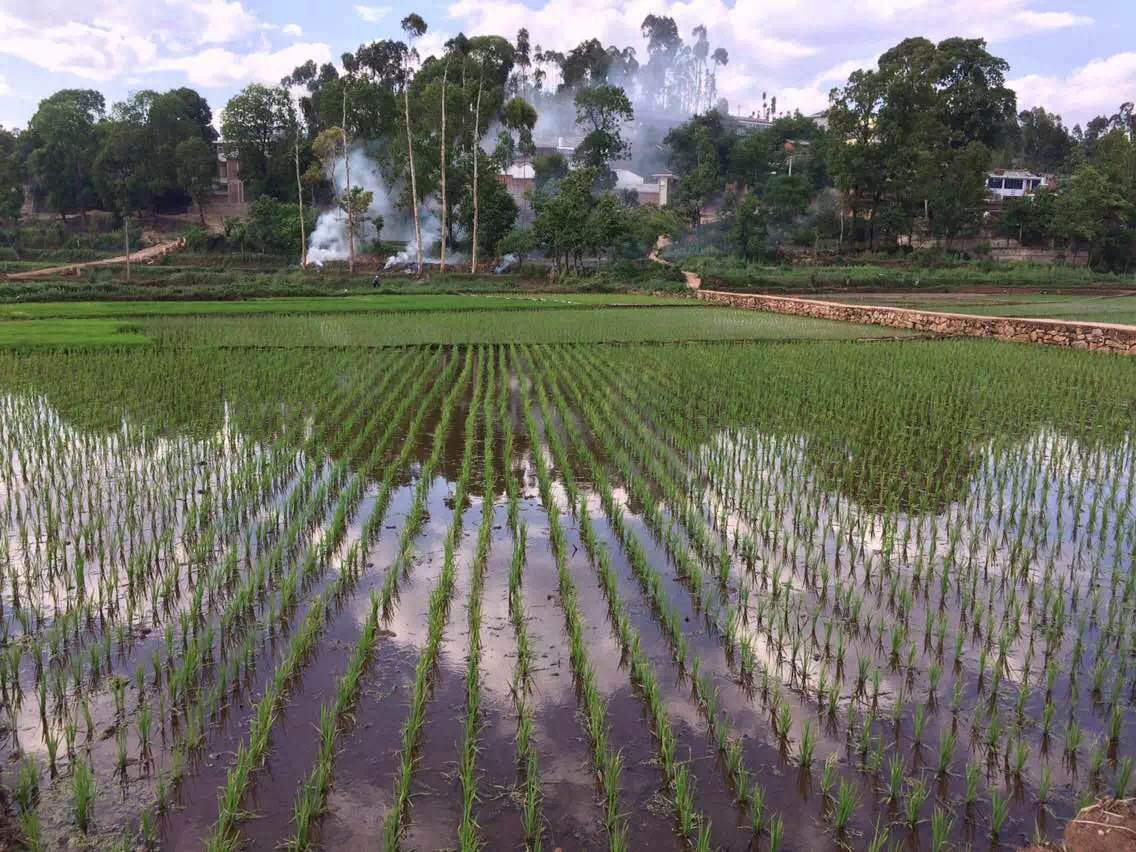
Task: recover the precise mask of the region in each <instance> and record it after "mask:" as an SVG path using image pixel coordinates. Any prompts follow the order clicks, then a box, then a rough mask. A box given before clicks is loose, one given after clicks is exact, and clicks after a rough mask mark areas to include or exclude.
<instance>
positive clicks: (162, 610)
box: [52, 456, 236, 680]
mask: <svg viewBox="0 0 1136 852" xmlns="http://www.w3.org/2000/svg"><path fill="white" fill-rule="evenodd" d="M225 458H226V456H222V462H223V464H222V465H221V466H213V467H212V468H211V470H213V471H214V473H213V474H212V477H211V480H210V483H211V485H212V487H207V488H206V489H197V490H201V491H207V492H208V493H210V494H212V493H215V491H216V490H217V489H219V488H220V486H221V484H222V483H228V482H232V481H233V480H234V479H235V478H236V477H235V476H229V477H225V478H224V479H220V477H219V475H218V474H217V473H216V471H219V470H220V469H221V467H223V466H224V464H225V462H224V460H225ZM197 464H198V463H193V464H192V467H193V469H194V470H195V471H196V470H197V469H198V468H197ZM201 464H204V462H201ZM166 481H167V482H169V481H170V480H168V479H167V480H166ZM172 490H173V491H174V492H175V493H176V492H177V491H178V490H179V489H177V488H176V487H175V488H173V489H172ZM187 502H189V503H190V507H189V510H188V512H187V513H186V515H187V520H186V524H185V528H184V529H185V531H186V536H185V537H186V539H188V537H189V535H188V534H189V533H190V532H191V531H192V530H191V526H192V525H193V523H194V521H192V520H190V519H189V516H191V515H192V516H194V517H195V518H199V517H200V514H198V515H194V512H195V510H197V509H198V504H196V503H193V502H192V499H191V500H190V501H187ZM100 517H101V516H100ZM151 523H152V524H154V525H155V526H156V527H160V525H161V524H162V520H161V518H160V517H159V518H158V519H155V520H152V521H151ZM171 529H172V527H170V528H167V529H166V530H165V532H163V534H162V536H161V539H160V541H161V542H164V544H163V546H162V551H165V550H168V548H169V547H170V545H171V542H172V539H171V535H170V531H171ZM184 546H186V547H187V548H188V543H187V544H185V545H184ZM119 548H120V553H121V552H122V545H121V543H120V545H119ZM127 552H129V551H127ZM140 553H141V554H143V555H144V558H143V559H142V560H141V562H139V561H138V560H136V559H135V558H134V555H133V554H131V556H130V558H129V561H128V562H127V565H126V568H127V575H128V576H127V579H128V583H129V585H128V589H127V594H126V601H127V613H126V619H125V621H126V624H127V625H128V627H127V629H125V630H124V629H123V627H121V626H119V627H118V628H116V630H115V635H116V636H117V637H118V638H119V639H120V642H119V646H120V647H119V656H121V657H124V658H125V656H126V654H127V651H128V647H127V644H126V642H123V641H122V640H123V639H126V640H127V641H129V642H132V641H133V639H134V631H133V623H134V620H135V616H133V614H132V606H133V602H134V601H135V600H136V599H137V598H138V597H139V596H138V594H137V586H136V583H135V581H136V578H138V577H139V576H146V577H150V576H151V572H152V571H153V570H154V569H155V568H156V567H157V566H158V565H159V564H160V563H159V561H158V559H157V557H158V556H159V552H157V551H156V550H155V549H154V548H153V547H148V548H146V549H145V550H143V551H140ZM86 555H87V557H88V558H89V557H90V555H91V554H90V550H89V548H88V549H86ZM80 561H82V559H81V557H80ZM107 561H108V560H107V559H106V558H101V559H98V560H97V562H98V564H99V566H100V570H102V566H105V565H106V563H107ZM163 561H164V562H165V563H166V564H170V565H172V566H173V572H172V576H171V575H170V574H166V575H164V576H163V577H162V579H161V584H160V585H161V588H162V590H163V592H162V606H160V607H159V606H158V604H157V600H156V598H155V599H154V604H153V607H152V610H151V612H152V618H151V622H152V623H153V624H154V626H159V625H160V623H161V621H162V617H163V615H168V613H169V610H170V605H171V600H170V596H169V592H170V590H171V589H172V590H173V591H174V592H175V594H178V595H180V592H181V589H182V586H183V584H182V583H181V582H180V581H179V579H178V576H177V570H178V569H177V560H175V559H174V558H173V557H172V554H171V555H169V556H167V558H166V559H165V560H163ZM136 569H138V570H136ZM112 579H113V577H112ZM185 585H187V586H188V585H191V581H190V580H189V579H188V578H187V581H186V583H185ZM151 588H152V589H153V590H154V592H155V593H156V591H157V588H158V584H157V583H152V584H151ZM111 600H112V602H113V598H112V599H111ZM100 612H103V613H105V614H106V615H107V616H109V618H110V619H111V620H112V623H113V620H114V619H115V618H116V617H117V615H118V608H117V606H113V605H112V606H110V607H104V608H102V609H100ZM142 617H143V618H145V617H146V614H143V615H142ZM183 617H184V616H183ZM86 620H87V622H88V623H92V622H91V620H90V619H89V618H88V619H86ZM66 621H67V619H64V622H66ZM56 623H57V624H58V623H60V622H59V621H57V622H56ZM70 623H71V624H72V625H73V626H74V628H75V630H76V632H78V626H79V620H77V619H75V620H71V621H70ZM98 623H99V624H104V623H105V622H104V621H103V619H102V618H100V619H99V622H98ZM96 629H97V628H96ZM96 635H97V634H96ZM54 638H55V637H52V639H53V640H54ZM76 640H78V636H76ZM64 643H66V638H64ZM81 647H82V646H81V643H79V642H78V641H76V642H74V643H73V644H72V645H71V646H70V647H69V648H67V652H66V653H65V654H62V655H60V654H53V657H54V658H55V660H57V661H58V660H60V658H61V656H62V657H63V658H64V659H67V658H68V657H70V655H71V654H72V653H75V652H77V651H80V650H81ZM55 650H61V649H59V648H58V646H57V645H56V644H55V642H54V641H53V651H55ZM105 650H107V646H106V644H105V642H104V651H105ZM106 656H107V659H106V660H105V661H104V662H103V666H102V668H104V669H109V668H110V666H111V660H110V659H109V654H107V655H106ZM72 663H73V664H72V665H71V668H72V670H73V672H72V673H73V674H74V675H75V679H76V680H79V677H80V675H79V667H78V665H76V664H74V660H73V658H72ZM64 665H66V663H60V664H59V668H60V669H62V668H63V666H64ZM99 670H100V666H99V661H98V660H96V659H95V658H94V656H93V655H92V674H93V675H94V674H97V673H98V672H99ZM127 671H128V669H127ZM108 673H109V672H108Z"/></svg>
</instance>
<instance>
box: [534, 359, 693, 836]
mask: <svg viewBox="0 0 1136 852" xmlns="http://www.w3.org/2000/svg"><path fill="white" fill-rule="evenodd" d="M526 355H530V353H527V352H526ZM530 363H531V358H530ZM534 375H536V374H535V373H534ZM533 387H534V388H535V390H536V394H537V401H538V405H539V409H540V412H541V418H542V421H543V422H544V423H546V424H552V423H553V420H552V418H551V416H550V411H549V407H548V403H547V400H546V398H545V394H544V388H543V386H542V384H541V383H540V382H539V381H534V382H533ZM521 388H522V399H523V401H524V404H525V408H526V411H527V410H528V409H529V407H530V405H531V403H530V400H529V398H528V394H527V392H526V390H525V386H524V385H523V384H522V385H521ZM559 413H560V415H561V418H562V422H566V421H565V420H564V418H565V412H563V410H561V411H560V412H559ZM545 439H546V441H547V445H548V446H549V448H550V450H551V451H552V456H553V459H554V460H555V461H556V465H557V467H558V469H559V470H560V473H561V476H562V481H563V482H564V485H565V489H566V491H567V493H568V500H569V505H570V508H571V511H572V513H573V515H574V516H575V517H576V520H577V524H578V525H579V528H580V536H581V539H582V540H583V542H584V546H585V550H586V551H587V553H588V558H589V561H590V562H591V564H592V566H593V567H594V568H595V570H596V572H597V574H598V576H599V581H600V588H601V590H602V591H603V594H604V598H605V600H606V601H607V605H608V614H609V618H610V620H611V623H612V625H613V628H614V630H615V633H616V636H617V637H618V639H619V641H620V644H621V646H622V648H623V653H624V654H625V655H626V657H627V658H628V661H629V663H630V670H631V679H632V682H633V683H634V684H635V686H636V688H637V689H638V690H639V693H640V695H641V696H642V698H643V701H644V703H645V704H646V705H647V711H648V713H649V714H650V718H651V720H652V722H653V725H654V730H653V734H654V736H655V740H656V743H657V746H658V749H659V756H660V764H661V767H662V770H663V775H664V778H665V780H666V783H667V786H668V788H669V789H670V791H671V794H672V796H673V802H672V804H673V807H674V813H675V821H676V827H677V830H678V833H679V835H680V836H681V837H682V838H683V839H684V840H686V841H687V842H688V843H690V844H692V845H696V846H697V847H698V848H702V847H703V846H704V845H706V844H708V843H709V838H710V822H709V820H708V819H707V818H706V817H705V815H703V814H701V813H700V812H699V810H698V807H697V805H696V803H695V793H694V790H695V784H694V780H693V777H692V776H691V773H690V765H689V764H685V763H682V762H681V761H680V760H678V757H677V745H678V743H677V738H676V736H675V734H674V732H673V730H672V728H671V724H670V720H669V718H668V716H667V710H666V708H665V706H664V705H663V701H662V695H661V692H660V690H659V685H658V680H657V677H656V675H655V671H654V666H653V664H652V663H651V661H650V660H649V658H648V657H647V655H646V653H645V652H644V651H643V649H642V647H641V641H640V635H639V631H638V630H636V629H635V628H634V627H633V626H632V625H631V620H630V617H629V616H628V613H627V607H626V605H625V603H624V602H623V600H622V599H621V598H620V596H619V590H618V584H617V580H616V577H615V572H614V571H613V570H612V567H611V558H610V557H609V556H608V553H607V551H606V549H604V548H603V547H601V546H600V544H599V541H598V540H597V538H596V535H595V530H594V529H593V527H592V523H591V519H590V517H589V515H588V510H587V498H586V497H585V496H583V495H580V494H579V493H578V490H577V487H576V484H575V479H574V477H573V475H572V469H571V466H570V462H569V459H568V456H567V453H566V452H565V449H564V446H563V443H562V442H561V440H560V438H559V436H558V435H557V434H556V430H555V428H553V427H552V426H551V425H549V426H548V428H547V429H546V430H545ZM580 452H581V453H587V452H588V450H587V448H586V447H584V448H583V449H582V450H580ZM601 487H602V486H601ZM607 498H608V499H610V491H609V492H608V494H607ZM636 569H637V570H638V569H643V570H645V561H644V562H643V563H640V564H637V565H636ZM684 663H685V659H683V660H681V661H679V670H680V671H681V670H682V665H683V664H684Z"/></svg>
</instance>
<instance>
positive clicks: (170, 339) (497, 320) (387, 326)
mask: <svg viewBox="0 0 1136 852" xmlns="http://www.w3.org/2000/svg"><path fill="white" fill-rule="evenodd" d="M143 328H144V330H145V332H146V333H147V334H148V335H150V336H151V337H153V338H154V339H155V340H157V341H159V342H160V343H162V344H167V345H178V346H256V347H276V346H316V347H338V346H372V347H374V346H405V345H416V344H425V343H440V344H458V343H561V342H563V343H568V342H580V343H601V342H666V341H693V340H797V339H809V340H847V339H856V338H862V337H895V336H900V335H902V334H903V332H899V331H896V330H894V329H885V328H880V327H873V326H861V325H853V324H847V323H840V322H830V321H826V320H816V319H810V318H806V317H791V316H782V315H778V314H767V313H758V312H753V311H743V310H731V309H726V308H707V307H704V306H694V307H667V308H620V307H611V308H607V309H605V310H595V309H570V308H560V309H556V310H534V311H524V312H515V311H484V310H481V311H479V310H470V311H448V312H417V313H416V312H408V313H406V314H401V315H397V316H392V315H380V314H354V315H337V316H333V317H331V316H322V317H321V316H275V317H225V318H216V319H212V320H210V321H208V322H203V321H201V320H194V319H189V318H179V317H163V318H158V319H151V320H147V321H145V322H144V323H143Z"/></svg>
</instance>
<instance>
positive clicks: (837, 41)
mask: <svg viewBox="0 0 1136 852" xmlns="http://www.w3.org/2000/svg"><path fill="white" fill-rule="evenodd" d="M409 11H416V12H418V13H419V14H421V15H422V16H423V17H424V18H425V19H426V21H427V23H428V24H429V26H430V30H429V32H428V33H427V35H426V37H425V39H424V43H423V45H422V52H423V55H426V54H427V53H429V52H431V51H432V50H436V49H437V48H438V47H439V46H440V45H441V43H442V42H443V41H445V39H447V38H449V37H450V36H452V35H454V34H455V33H457V32H459V31H464V32H466V33H468V34H473V33H489V32H492V33H498V34H501V35H507V36H510V37H512V36H513V35H514V34H515V32H516V30H517V28H518V27H520V26H527V27H528V29H529V31H530V33H531V36H532V41H533V43H534V44H539V45H542V46H543V47H545V48H553V49H558V50H566V49H568V48H570V47H572V46H573V45H575V44H576V43H578V42H579V41H581V40H583V39H585V38H589V37H593V36H594V37H598V38H599V39H600V40H601V41H603V43H604V44H612V43H614V44H617V45H619V46H620V47H623V46H625V45H631V46H634V47H636V48H637V49H638V51H639V53H640V56H641V57H642V56H643V55H644V54H645V53H646V49H645V44H644V43H643V40H642V38H641V36H640V34H639V23H640V22H641V21H642V20H643V18H644V17H645V16H646V15H647V14H649V13H652V12H653V13H655V14H668V15H671V16H672V17H674V18H675V19H676V21H677V22H678V24H679V29H680V31H681V32H682V33H683V35H684V36H686V35H688V34H689V32H690V30H691V29H692V28H693V27H694V26H696V25H697V24H700V23H701V24H705V25H706V27H707V28H708V30H709V37H710V41H711V44H712V47H719V46H724V47H726V48H727V50H728V51H729V54H730V62H729V64H728V65H727V66H726V67H725V68H724V69H723V70H722V71H721V73H720V74H719V78H718V80H719V82H718V89H719V92H720V93H721V94H723V95H725V96H726V97H727V98H728V100H729V101H730V104H731V111H733V112H739V113H748V112H750V111H752V110H754V109H756V108H757V107H758V106H759V104H760V102H761V93H762V92H767V93H769V94H770V95H776V96H777V98H778V106H779V108H782V109H794V108H800V109H801V110H802V111H804V112H810V111H813V110H816V109H819V108H821V107H822V106H823V105H824V103H825V100H826V97H827V93H828V90H829V89H830V88H832V86H834V85H837V84H839V83H841V82H843V80H845V79H846V78H847V75H848V73H849V72H850V71H851V70H853V69H855V68H857V67H865V66H870V65H872V64H874V61H875V58H876V57H877V56H878V55H879V54H880V53H881V52H882V51H883V50H885V49H887V48H888V47H890V46H891V45H893V44H895V43H896V42H897V41H899V40H900V39H902V38H904V37H906V36H909V35H923V36H927V37H929V38H932V39H941V38H945V37H948V36H952V35H963V36H968V37H983V38H985V39H987V41H988V42H989V44H990V49H991V50H992V51H993V52H994V53H996V54H997V55H1000V56H1002V57H1004V58H1006V59H1007V60H1008V61H1009V62H1010V64H1011V70H1010V74H1009V78H1010V80H1011V82H1012V84H1013V85H1014V88H1015V89H1016V90H1017V91H1018V95H1019V105H1020V106H1023V107H1026V106H1033V105H1035V104H1042V105H1044V106H1046V107H1048V108H1049V109H1052V110H1054V111H1056V112H1058V113H1060V114H1061V115H1062V116H1064V118H1065V120H1066V122H1067V123H1068V124H1070V125H1072V124H1074V123H1076V122H1084V121H1085V120H1087V119H1088V118H1091V117H1092V116H1094V115H1097V114H1100V113H1110V114H1111V113H1112V112H1114V111H1115V109H1116V107H1117V106H1119V105H1120V104H1121V103H1122V102H1124V101H1133V100H1136V43H1134V42H1133V38H1132V34H1133V33H1136V2H1132V0H779V2H777V3H775V4H771V3H767V2H764V0H681V1H679V0H453V2H445V0H431V2H427V3H421V4H417V3H416V4H414V5H408V4H402V3H386V2H383V0H367V2H364V3H354V2H343V0H325V2H319V3H315V2H311V3H309V2H300V1H299V0H283V2H275V3H268V2H260V0H189V2H185V0H83V2H78V1H77V0H40V1H39V2H37V0H24V2H16V0H10V2H8V3H6V4H5V7H4V8H3V9H2V10H0V125H3V126H5V127H21V126H23V125H24V124H26V122H27V119H28V118H29V117H30V116H31V114H32V113H33V112H34V111H35V108H36V104H37V103H38V101H39V100H40V99H41V98H43V97H45V96H46V95H49V94H50V93H51V92H53V91H55V90H56V89H60V88H64V87H80V86H81V87H90V88H97V89H99V90H100V91H102V92H103V93H104V94H105V95H106V96H107V101H108V105H109V104H110V103H113V102H114V101H116V100H119V99H121V98H123V97H124V96H126V95H127V94H129V93H130V92H132V91H136V90H138V89H142V88H154V89H166V88H170V87H174V86H182V85H189V86H193V87H194V88H196V89H198V90H199V91H200V92H201V93H202V94H204V95H205V96H206V97H207V98H208V99H209V102H210V104H211V105H212V106H213V109H214V112H215V113H219V112H220V110H221V108H222V107H223V106H224V104H225V101H226V100H227V99H228V98H229V97H230V96H231V95H232V94H233V93H234V92H236V91H238V90H239V89H240V88H241V87H242V86H244V85H246V84H247V83H249V82H253V81H260V82H270V83H274V82H276V81H277V80H279V78H280V77H281V76H282V75H284V74H286V73H287V72H289V71H290V70H291V69H292V68H293V67H294V66H295V65H297V64H299V63H301V62H303V61H304V60H306V59H309V58H311V59H316V60H317V61H328V60H333V61H337V60H338V57H339V56H340V54H342V53H343V52H344V51H345V50H354V49H355V47H357V46H358V45H359V44H360V43H362V42H365V41H370V40H372V39H376V38H384V37H390V36H395V35H397V34H398V22H399V20H400V19H401V18H402V16H403V15H405V14H407V13H408V12H409Z"/></svg>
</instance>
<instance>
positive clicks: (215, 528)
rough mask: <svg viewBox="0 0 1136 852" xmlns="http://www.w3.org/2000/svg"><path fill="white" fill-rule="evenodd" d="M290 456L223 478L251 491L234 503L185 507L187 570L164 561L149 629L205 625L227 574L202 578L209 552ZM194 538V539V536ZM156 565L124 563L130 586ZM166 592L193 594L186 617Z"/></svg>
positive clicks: (123, 647) (271, 489) (273, 487)
mask: <svg viewBox="0 0 1136 852" xmlns="http://www.w3.org/2000/svg"><path fill="white" fill-rule="evenodd" d="M387 389H388V388H387V387H386V386H385V383H380V386H379V389H378V391H377V393H376V395H377V396H379V397H380V398H381V397H382V394H383V392H384V391H386V390H387ZM352 402H353V399H352V397H351V396H350V395H345V397H344V399H343V405H348V404H351V403H352ZM354 402H355V406H354V408H355V410H356V411H358V410H360V409H361V408H362V406H360V405H359V404H358V400H357V399H356V400H354ZM316 416H317V417H318V416H319V414H318V413H317V415H316ZM332 416H334V415H332ZM285 440H291V439H285V438H283V437H282V438H281V439H280V440H279V441H278V443H277V445H276V447H279V448H280V449H283V442H284V441H285ZM272 449H274V448H271V449H270V452H271V451H272ZM295 452H296V451H295V450H292V451H291V452H287V453H284V452H281V453H279V454H276V453H272V456H273V458H274V462H273V464H272V466H271V467H270V468H267V469H264V470H261V471H260V473H259V475H256V476H255V478H253V477H249V478H247V479H244V481H243V482H242V481H241V480H242V477H241V476H240V474H239V473H238V474H236V475H234V476H233V477H228V478H226V480H225V481H226V482H232V481H234V480H236V481H237V482H238V483H239V484H243V485H246V486H250V487H244V488H241V489H240V490H239V491H238V492H236V493H239V494H240V495H241V497H239V498H237V497H233V498H232V499H231V500H225V499H223V498H224V496H225V495H226V494H231V493H233V492H226V491H220V490H217V491H214V490H213V489H209V491H210V493H216V494H218V495H219V505H218V508H217V510H209V509H207V508H204V507H202V509H201V511H199V512H197V513H196V514H194V510H195V509H196V508H197V507H196V505H194V506H191V507H190V510H189V512H188V513H187V514H194V520H189V519H187V521H186V523H185V525H184V527H183V536H182V545H181V546H182V548H183V549H185V550H188V551H189V552H190V560H189V565H188V566H187V568H186V579H185V582H184V583H182V582H181V581H180V580H179V577H178V568H177V565H178V561H177V560H176V559H175V558H174V557H173V556H172V554H170V555H169V556H167V559H166V562H167V564H170V565H172V566H173V571H172V573H166V574H165V575H163V576H162V579H161V586H162V588H163V600H162V605H161V606H160V607H159V606H158V603H157V600H156V599H154V600H153V605H152V608H151V610H150V613H149V614H150V619H149V620H150V624H151V625H152V629H157V628H160V626H161V624H162V621H163V616H165V617H167V618H174V614H175V613H176V615H177V620H180V622H181V624H182V626H183V628H184V627H185V626H186V624H187V623H188V625H189V627H190V630H192V629H194V628H195V627H197V626H199V625H202V624H204V614H205V611H206V606H205V604H206V601H205V593H206V592H207V591H208V592H209V601H208V603H209V606H210V608H211V607H212V606H213V605H214V604H215V603H216V601H217V600H218V598H219V597H220V592H221V591H222V588H223V586H224V584H225V580H226V575H222V574H220V573H218V572H214V573H211V574H207V573H206V565H207V563H208V562H211V561H212V557H213V551H214V549H215V548H217V547H219V546H221V547H223V546H224V545H225V543H226V540H227V539H228V540H231V537H232V536H233V535H235V534H236V533H237V531H238V529H239V524H238V523H236V521H238V519H239V518H240V517H241V516H242V514H243V513H244V512H245V511H247V508H248V507H249V506H250V505H252V504H253V503H254V502H255V503H259V504H261V505H263V504H264V503H265V502H266V501H267V500H269V499H271V495H272V494H274V493H276V491H277V490H278V489H279V488H280V487H281V486H282V485H283V483H284V481H285V479H284V476H283V474H284V473H285V472H286V471H287V470H288V469H289V468H291V467H292V466H294V459H295ZM311 470H314V468H311ZM251 472H255V469H252V470H250V473H251ZM309 481H310V479H309V478H304V479H303V480H302V482H309ZM296 493H302V492H296ZM226 503H227V505H226ZM205 517H210V518H211V521H212V522H211V523H209V524H207V525H206V526H204V528H201V529H195V528H196V527H197V526H198V524H197V521H200V520H204V518H205ZM194 533H198V534H197V535H194ZM162 541H164V542H169V541H170V537H169V532H168V531H167V532H166V533H165V534H163V537H162ZM231 556H232V558H231V559H230V560H228V561H227V565H228V566H229V569H230V571H229V572H228V574H227V576H228V577H231V576H232V574H233V572H235V571H236V570H237V567H238V566H237V562H236V554H235V553H232V554H231ZM157 565H158V560H157V559H156V554H155V556H154V557H145V558H144V559H143V560H142V562H141V563H140V564H139V563H138V562H137V561H136V560H135V559H134V558H133V556H132V557H131V558H130V561H129V562H128V564H127V569H128V572H130V573H131V581H132V582H133V579H134V576H135V575H136V574H138V573H141V572H146V571H152V570H153V569H154V568H155V567H157ZM135 566H137V567H138V568H139V569H141V571H131V569H132V568H134V567H135ZM194 566H197V567H198V573H197V575H196V576H193V567H194ZM157 587H158V586H157V583H153V584H151V585H150V588H151V589H153V590H155V591H156V589H157ZM171 588H172V589H173V590H174V591H175V595H176V596H177V597H178V598H180V594H181V591H182V589H183V588H192V589H193V590H194V591H193V594H192V597H191V600H190V602H189V609H188V617H187V614H186V612H185V611H177V610H175V609H172V604H173V602H171V601H170V598H169V595H168V590H170V589H171ZM131 600H133V591H132V590H130V589H128V592H127V602H128V611H127V619H126V623H127V624H128V625H129V624H132V623H133V619H132V618H131V617H130V611H129V606H130V601H131ZM175 601H176V598H175ZM110 615H111V616H112V617H113V616H114V611H113V610H112V611H111V613H110ZM145 617H146V616H145V615H143V618H145ZM118 635H120V636H121V635H123V634H122V632H120V633H119V634H118ZM189 635H191V634H189V631H185V630H184V629H183V636H182V642H183V644H184V643H185V642H186V641H187V640H188V638H189ZM125 636H126V638H127V639H128V641H133V630H128V631H127V632H126V633H125ZM81 647H82V646H81V643H75V645H74V646H73V648H72V650H79V649H81ZM118 655H119V657H120V658H121V665H122V672H123V677H128V676H129V673H130V656H129V645H127V644H125V643H123V642H120V643H119V649H118ZM104 671H105V672H106V674H107V677H108V679H109V678H110V677H111V676H112V674H113V672H112V670H111V662H110V660H109V659H108V660H106V661H105V664H104ZM98 672H99V669H98V665H97V662H96V661H94V660H93V659H92V674H97V673H98ZM76 680H78V675H76ZM134 680H135V685H136V686H137V687H138V688H139V692H141V690H142V683H141V679H140V678H139V677H138V670H137V669H136V670H135V671H134ZM76 685H78V684H76Z"/></svg>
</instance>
